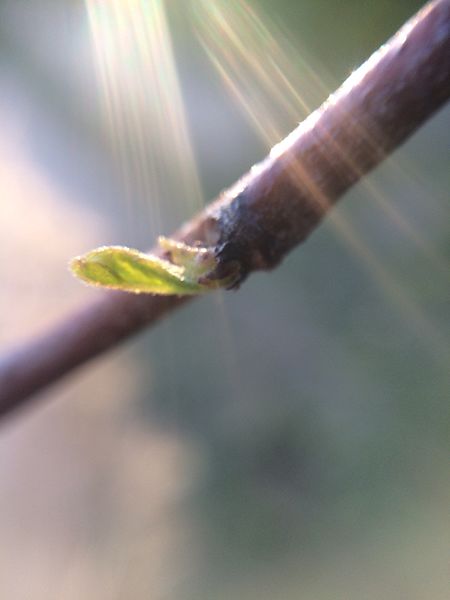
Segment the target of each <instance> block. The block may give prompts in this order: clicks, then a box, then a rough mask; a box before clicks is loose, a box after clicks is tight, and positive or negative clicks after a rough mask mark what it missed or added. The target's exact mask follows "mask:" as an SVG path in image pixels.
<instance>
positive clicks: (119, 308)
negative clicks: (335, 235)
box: [0, 0, 450, 416]
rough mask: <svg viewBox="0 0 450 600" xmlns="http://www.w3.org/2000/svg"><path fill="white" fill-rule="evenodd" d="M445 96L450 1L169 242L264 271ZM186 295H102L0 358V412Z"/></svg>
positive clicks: (449, 72)
mask: <svg viewBox="0 0 450 600" xmlns="http://www.w3.org/2000/svg"><path fill="white" fill-rule="evenodd" d="M449 96H450V0H436V1H435V2H431V3H429V4H428V5H426V6H425V7H424V9H422V11H420V12H419V13H418V14H417V15H416V16H415V17H414V18H413V19H412V20H411V21H409V22H408V23H407V24H406V25H404V27H403V28H402V29H401V30H400V31H399V32H398V33H397V34H396V35H395V36H394V37H393V38H392V39H391V40H390V41H389V42H388V43H387V44H385V45H384V46H382V47H381V48H380V50H378V51H377V52H376V53H375V54H374V55H373V56H372V57H371V58H370V59H369V60H368V61H367V62H366V63H365V64H363V65H362V66H361V67H360V68H359V69H358V70H357V71H356V72H355V73H353V74H352V75H351V76H350V77H349V79H348V80H347V81H346V82H345V83H344V84H343V85H342V86H341V88H339V90H338V91H337V92H336V93H335V94H333V95H332V96H331V97H330V98H329V99H328V100H327V102H325V104H324V105H322V107H320V108H319V109H318V110H316V111H315V112H314V113H312V114H311V115H310V116H309V117H308V118H307V119H306V120H305V121H304V122H303V123H302V124H301V125H300V126H299V127H298V128H297V129H296V130H294V131H293V132H292V133H291V134H290V135H289V136H288V137H287V138H286V139H285V140H283V141H282V142H281V143H280V144H278V145H277V146H275V147H274V148H273V149H272V151H271V153H270V155H269V157H268V158H267V159H266V160H265V161H263V162H262V163H260V164H259V165H256V166H255V167H254V168H253V169H252V170H251V171H250V172H249V173H248V174H247V175H245V176H244V177H243V178H242V179H241V180H240V181H239V182H238V183H237V184H236V185H235V186H233V187H232V188H231V189H230V190H228V191H226V192H224V193H223V194H221V196H220V197H219V198H218V199H217V200H216V201H215V202H213V203H212V204H211V205H210V206H209V207H207V208H206V209H205V210H204V211H203V212H202V213H200V214H199V215H198V216H197V217H195V218H194V219H193V220H192V221H190V222H188V223H187V224H185V225H184V226H183V227H181V229H179V230H178V231H177V232H176V233H175V234H174V236H173V237H174V238H176V239H181V240H183V241H185V242H187V243H193V242H195V241H201V242H203V243H204V244H206V245H209V246H216V248H217V256H218V258H219V261H220V264H221V265H223V267H224V269H226V268H227V265H229V262H230V261H236V263H237V264H238V265H239V267H240V271H241V281H243V280H244V279H245V278H246V277H247V275H248V274H249V273H250V272H252V271H254V270H257V269H270V268H272V267H274V266H275V265H277V264H278V263H279V262H280V261H281V260H282V258H283V256H284V255H285V254H286V253H287V252H289V251H290V250H291V249H292V248H293V247H295V246H296V245H297V244H299V243H300V242H302V241H303V240H304V239H305V238H306V237H307V236H308V235H309V234H310V233H311V231H312V230H313V229H314V228H315V227H316V226H317V225H318V224H319V223H320V221H321V219H322V218H323V216H324V215H325V214H326V212H327V211H328V210H329V209H330V207H331V206H332V205H333V204H334V203H335V202H336V201H337V200H338V199H339V198H340V197H341V196H342V194H343V193H344V192H345V191H346V190H347V189H348V188H349V187H351V186H352V185H353V184H354V183H355V182H357V181H358V180H359V179H360V178H361V177H362V176H363V175H364V174H366V173H367V172H369V171H370V170H371V169H372V168H373V167H375V166H376V165H378V164H379V163H380V162H381V161H382V160H383V159H384V158H385V157H386V156H388V155H389V154H390V153H391V152H392V151H393V150H394V149H395V148H396V147H398V146H399V145H400V144H401V143H402V142H403V141H404V140H405V139H406V138H407V137H408V136H409V135H411V134H412V133H413V132H414V131H415V130H416V129H417V128H418V127H419V126H420V125H421V124H422V123H423V122H424V121H425V120H426V119H428V118H429V117H430V116H431V115H433V113H434V112H435V111H436V110H437V109H438V108H439V107H440V106H442V105H443V104H444V102H445V101H446V100H447V99H448V98H449ZM186 301H187V300H186V298H177V297H163V296H145V295H141V296H135V295H131V294H123V293H120V292H108V293H104V294H102V295H101V296H100V298H97V300H96V301H95V302H94V303H93V304H92V305H89V306H87V307H85V308H84V310H82V311H81V312H79V313H78V314H74V315H71V316H68V317H67V319H66V320H65V321H64V322H63V323H61V324H60V325H57V326H56V327H55V328H54V329H53V330H52V331H50V332H48V333H47V334H46V335H44V336H43V337H41V338H38V339H35V340H32V341H30V342H29V343H28V344H26V345H25V346H23V347H21V348H18V349H16V350H15V351H12V352H11V353H10V354H9V355H8V356H6V357H4V358H3V359H2V360H1V362H0V416H5V415H7V414H8V413H10V412H11V411H13V410H15V409H17V408H18V407H19V406H21V405H23V404H25V403H26V402H27V401H29V400H30V397H31V396H32V394H34V393H35V392H38V391H39V390H41V389H43V388H45V387H46V386H48V385H50V384H51V383H53V382H55V381H57V380H58V379H60V378H61V377H63V376H64V375H65V374H67V373H69V372H70V371H72V370H73V369H75V368H76V367H77V366H79V365H81V364H83V363H85V362H86V361H88V360H89V359H91V358H93V357H94V356H96V355H98V354H100V353H101V352H104V351H105V350H108V349H109V348H113V347H114V346H116V345H117V344H119V343H120V342H121V341H123V340H124V339H126V338H127V337H129V336H130V335H132V334H133V333H135V332H137V331H139V330H141V329H142V328H143V327H144V326H146V325H149V324H151V323H155V322H156V321H157V320H158V319H160V318H161V317H163V316H164V315H166V314H167V313H168V312H170V311H171V310H173V309H175V308H177V307H178V306H180V305H181V304H183V303H184V302H186Z"/></svg>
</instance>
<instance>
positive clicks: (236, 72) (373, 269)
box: [194, 0, 448, 354]
mask: <svg viewBox="0 0 450 600" xmlns="http://www.w3.org/2000/svg"><path fill="white" fill-rule="evenodd" d="M194 8H195V11H194V14H195V17H196V18H195V30H196V34H197V37H198V39H199V41H200V43H201V45H202V46H203V48H204V50H205V51H206V53H207V55H208V57H209V59H210V60H211V62H212V64H213V65H214V67H215V69H216V70H217V72H218V74H219V76H220V77H221V79H222V81H223V83H224V85H225V87H226V88H227V89H228V90H229V92H230V93H231V95H232V96H233V97H234V98H235V99H236V101H237V102H238V104H240V106H241V107H242V108H243V110H244V112H245V113H246V115H247V117H248V118H249V120H250V122H251V123H252V124H253V126H254V127H255V129H256V131H257V132H258V134H259V135H260V136H261V138H262V139H263V141H264V142H265V143H266V144H267V145H268V147H272V149H271V155H272V156H276V155H277V154H279V153H281V152H283V150H284V149H285V148H286V147H287V146H289V144H290V139H289V138H291V136H289V138H288V139H286V140H283V141H282V142H281V143H280V140H282V139H283V137H284V136H285V135H286V133H287V132H288V130H289V128H292V125H289V123H295V122H296V121H298V120H301V119H302V118H304V117H305V116H306V114H307V113H309V112H310V110H311V105H312V99H314V98H318V97H320V96H322V97H324V96H325V97H326V96H327V95H328V92H327V88H329V86H328V85H326V84H325V83H324V82H325V78H324V77H323V76H322V75H321V76H319V73H321V72H323V69H318V68H316V66H314V68H312V66H309V64H308V63H309V60H308V61H307V60H305V59H304V58H303V56H302V55H301V53H300V51H299V50H298V49H296V48H295V47H294V45H292V44H289V43H288V42H286V41H285V39H286V36H285V34H284V33H283V32H281V31H279V30H277V28H276V27H275V25H274V24H273V23H272V22H269V19H268V18H267V17H266V16H265V15H263V14H262V13H259V14H257V13H256V12H255V10H254V9H253V8H252V7H251V6H250V4H249V3H248V2H246V1H245V0H213V1H211V0H198V1H197V2H195V7H194ZM380 51H383V50H380ZM311 64H312V63H311ZM356 79H357V76H356V75H355V77H354V78H353V79H352V78H351V79H350V80H349V83H348V85H352V81H356ZM298 90H302V95H301V94H300V93H299V91H298ZM333 101H334V97H333V96H332V97H330V99H329V102H333ZM311 122H312V121H311V118H310V119H308V121H307V122H306V123H305V126H307V124H308V123H311ZM352 129H353V131H354V133H355V135H358V136H360V137H362V138H363V139H364V141H365V142H366V143H367V144H368V145H369V146H371V147H372V149H373V150H374V151H376V152H380V153H382V152H383V149H382V146H381V145H380V146H378V141H377V140H376V139H375V138H373V137H372V136H371V134H370V133H369V132H367V131H365V130H363V129H362V127H361V125H360V124H359V123H357V122H352ZM295 135H297V132H293V133H292V136H295ZM328 141H329V143H330V144H331V146H332V147H333V148H334V150H335V152H336V153H337V154H339V156H340V157H341V160H343V161H344V162H345V163H346V164H347V166H348V167H349V168H350V169H352V170H354V172H355V173H356V174H360V173H359V169H358V168H357V167H356V165H354V164H353V163H352V162H351V160H350V159H349V158H348V157H347V156H346V153H345V149H343V148H341V147H340V146H339V144H338V143H337V142H336V141H335V140H333V139H331V137H330V139H329V140H328ZM390 165H391V167H394V168H396V167H395V164H394V162H393V161H392V160H390ZM292 177H293V179H294V180H295V181H296V182H297V184H298V185H299V186H302V187H303V188H306V189H307V190H308V192H309V194H310V195H311V196H312V197H313V198H314V199H315V201H316V203H317V206H318V208H319V210H323V211H324V212H325V211H326V209H327V208H328V205H329V203H328V199H327V198H326V196H325V195H324V194H323V192H321V190H320V189H319V188H318V186H317V185H316V183H315V182H314V181H312V179H311V177H310V176H309V175H308V172H307V171H306V169H305V168H303V167H302V166H301V165H300V164H297V165H296V169H295V170H294V172H293V173H292ZM361 185H362V186H363V188H364V190H365V191H367V193H368V194H369V195H370V196H371V197H372V198H373V200H374V201H375V202H376V203H377V206H379V208H380V209H381V210H383V211H384V212H385V213H386V216H387V218H389V219H390V220H391V221H392V222H393V223H394V224H395V225H396V226H397V227H398V228H399V229H400V230H401V231H402V232H403V233H404V234H406V235H407V236H408V239H410V240H411V241H412V242H413V243H414V244H415V245H416V246H417V248H418V249H419V251H420V252H422V253H423V254H424V255H425V256H426V257H427V259H428V260H429V263H430V266H431V267H432V268H433V269H435V270H436V271H437V273H439V275H443V274H444V273H446V274H447V275H448V269H446V267H445V264H444V261H443V260H442V257H440V256H439V253H437V252H436V251H435V250H434V249H433V248H432V247H430V245H429V244H428V243H427V242H426V241H425V240H424V239H423V236H421V234H420V233H419V232H418V231H417V230H416V229H415V228H414V226H413V225H412V224H411V223H410V222H409V220H408V218H407V217H406V216H404V215H403V214H401V212H400V211H399V210H398V209H397V208H395V207H393V206H392V203H390V202H389V200H388V199H386V198H384V196H383V194H382V193H381V192H380V191H379V190H378V189H377V187H376V185H374V184H373V183H372V182H371V181H370V180H367V178H363V180H362V181H361ZM330 221H331V223H332V225H333V227H334V228H335V229H336V232H337V233H338V235H339V237H340V238H342V239H343V241H344V242H345V243H346V244H347V245H348V246H349V247H350V248H352V250H353V251H355V252H357V254H358V256H359V258H360V259H361V261H362V262H363V263H364V264H365V265H366V267H367V269H368V270H369V271H370V273H371V275H372V277H373V278H374V279H375V280H376V281H377V283H378V284H379V286H380V289H382V290H383V291H384V293H385V295H386V296H387V297H388V298H390V300H391V301H392V302H393V304H395V306H396V307H397V308H398V310H399V312H400V313H401V315H402V316H403V317H404V318H406V319H407V320H408V321H409V323H410V325H412V326H414V327H415V328H416V329H417V330H420V332H421V334H423V335H425V336H426V337H427V338H428V339H429V340H430V341H432V343H434V344H435V345H436V347H438V348H439V349H440V354H441V351H442V350H445V349H447V350H448V344H447V343H446V341H445V340H443V339H442V336H441V335H440V333H439V332H437V331H436V330H435V328H434V325H433V324H432V323H430V322H429V320H428V318H427V316H426V315H425V314H424V313H423V311H422V310H421V308H420V307H419V306H417V305H416V304H415V302H414V301H413V300H412V299H411V298H410V297H408V295H407V293H406V292H405V291H404V290H403V288H402V287H401V286H400V284H399V283H398V282H397V281H396V280H395V278H394V276H393V275H391V274H390V273H389V270H388V269H387V268H386V266H385V265H384V264H382V262H381V261H380V260H379V259H378V258H377V257H376V256H375V254H374V253H373V252H372V251H371V250H370V249H369V247H368V246H367V244H366V242H365V241H364V240H363V239H362V238H361V237H360V236H359V235H357V234H356V232H355V230H354V228H353V227H352V225H351V224H350V223H349V222H346V220H345V218H344V217H343V216H342V215H341V214H340V213H339V212H336V211H333V213H332V216H331V219H330Z"/></svg>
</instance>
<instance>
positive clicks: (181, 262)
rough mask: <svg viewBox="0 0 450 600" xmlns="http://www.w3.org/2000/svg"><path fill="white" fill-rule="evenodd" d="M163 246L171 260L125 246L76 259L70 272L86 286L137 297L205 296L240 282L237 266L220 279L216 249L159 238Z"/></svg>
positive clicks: (97, 250)
mask: <svg viewBox="0 0 450 600" xmlns="http://www.w3.org/2000/svg"><path fill="white" fill-rule="evenodd" d="M159 245H160V246H161V248H162V249H163V250H164V252H165V255H166V256H167V257H168V258H169V259H170V260H164V259H161V258H158V257H157V256H153V255H152V254H144V253H143V252H139V251H138V250H133V249H131V248H126V247H124V246H103V247H101V248H97V249H96V250H92V251H91V252H88V253H87V254H84V255H83V256H78V257H76V258H74V259H73V260H72V262H71V263H70V268H71V270H72V272H73V274H74V275H75V276H76V277H78V278H79V279H82V280H83V281H84V282H86V283H89V284H91V285H96V286H101V287H106V288H111V289H114V290H123V291H125V292H133V293H135V294H139V293H146V294H162V295H179V296H185V295H196V294H204V293H205V292H208V291H211V290H214V289H218V288H227V287H231V286H232V285H233V284H234V283H235V282H236V281H237V279H238V273H239V268H238V265H237V264H236V263H235V264H231V265H230V268H228V269H227V271H226V275H225V277H222V278H221V279H218V278H217V276H216V275H215V272H216V269H217V267H218V262H217V258H216V256H215V252H214V249H213V248H204V247H197V246H188V245H186V244H183V243H182V242H177V241H175V240H171V239H168V238H159ZM171 261H172V262H171Z"/></svg>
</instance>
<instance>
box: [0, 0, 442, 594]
mask: <svg viewBox="0 0 450 600" xmlns="http://www.w3.org/2000/svg"><path fill="white" fill-rule="evenodd" d="M421 4H422V3H421V2H415V1H412V0H396V2H390V1H387V0H382V1H378V2H365V1H361V0H358V1H356V0H345V1H344V2H340V3H333V2H327V1H325V0H295V1H294V0H277V2H273V1H269V0H258V1H257V0H249V1H248V2H243V1H240V0H228V1H225V0H217V1H216V0H209V1H206V0H166V2H163V1H161V0H110V1H108V2H105V1H101V0H86V2H82V1H81V0H57V1H56V0H1V2H0V127H1V131H2V135H1V136H0V196H1V200H0V257H1V262H0V265H1V266H0V275H1V280H2V286H1V292H0V307H1V317H0V341H1V344H2V352H4V353H7V352H8V350H9V348H11V347H12V346H14V345H16V344H20V343H21V342H23V341H25V340H27V339H29V338H30V337H32V336H33V335H37V334H39V333H42V332H43V331H45V330H46V328H48V327H49V326H51V324H52V323H54V322H55V321H57V320H58V319H62V318H65V317H66V316H69V315H70V314H71V312H72V311H73V310H74V309H75V308H76V307H78V306H81V305H83V304H84V303H88V302H90V301H91V300H93V299H94V298H95V297H97V295H98V294H99V293H101V292H99V291H97V290H95V289H89V288H87V287H84V286H82V285H80V284H79V283H78V282H77V281H76V280H74V279H73V278H72V277H71V275H70V273H69V272H68V270H67V263H68V260H69V259H70V258H71V257H73V256H74V255H77V254H80V253H82V252H85V251H87V250H89V249H91V248H93V247H95V246H98V245H103V244H126V245H129V246H134V247H139V248H141V249H145V248H148V247H150V246H151V245H152V244H153V242H154V239H155V236H157V235H158V234H161V233H163V234H170V232H171V230H172V229H173V228H175V227H176V226H177V225H179V224H180V223H181V222H183V221H184V220H185V219H186V218H188V217H189V216H191V215H192V214H194V213H195V212H196V211H197V210H198V208H199V207H201V206H202V205H203V204H204V203H205V202H207V201H209V200H210V199H211V198H213V197H214V196H216V195H217V194H218V193H219V192H220V191H221V190H222V189H224V188H225V187H227V186H229V185H230V184H232V183H233V182H234V181H235V180H236V179H237V178H238V177H239V176H240V175H241V174H243V173H244V172H245V171H246V170H248V169H249V168H250V167H251V165H252V164H253V163H255V162H256V161H259V160H261V159H262V158H263V157H264V156H265V154H266V153H267V152H268V150H269V149H270V147H271V146H272V145H273V144H274V143H275V142H277V141H279V140H280V139H281V138H282V137H283V136H284V135H286V134H287V133H288V132H289V131H290V130H292V129H293V128H294V127H295V126H296V124H297V123H298V122H299V121H301V120H302V119H303V118H304V117H305V115H307V114H308V113H309V112H310V111H311V110H312V109H314V108H316V107H317V106H319V105H320V103H321V102H322V101H323V100H324V99H325V98H326V97H327V95H328V94H329V93H330V92H331V91H333V90H334V89H335V88H336V87H337V86H338V85H339V84H340V83H341V82H342V81H343V80H344V79H345V78H346V77H347V76H348V75H349V74H350V73H351V72H352V70H354V69H355V68H356V67H357V66H359V65H360V64H361V63H362V62H363V61H364V60H365V59H366V58H367V57H368V56H369V55H370V54H371V53H372V52H373V51H374V50H376V49H377V48H378V47H379V45H380V44H382V43H383V42H384V41H385V40H386V39H388V38H389V37H390V36H391V35H392V34H393V33H394V32H395V31H396V30H397V29H398V28H399V26H400V25H401V24H402V23H403V22H404V21H405V20H406V19H407V18H409V17H410V16H411V15H413V14H414V12H416V11H417V10H418V9H419V8H420V6H421ZM449 128H450V112H449V109H448V108H446V109H443V110H442V111H441V112H440V113H439V114H437V115H436V116H435V117H434V118H433V119H432V120H431V121H429V122H428V123H427V124H426V125H425V126H424V127H423V128H422V129H421V130H420V131H419V132H418V133H417V134H416V135H415V136H414V137H413V138H412V139H411V140H409V141H408V142H407V143H406V144H405V145H404V147H403V148H401V149H400V150H399V151H397V152H396V153H395V154H394V155H393V156H392V157H391V158H390V159H389V160H388V161H386V162H385V163H383V165H382V166H381V167H380V168H378V169H377V170H376V171H375V172H374V173H373V174H371V175H370V176H369V177H367V178H366V179H365V181H364V182H361V183H360V184H359V185H358V186H356V187H355V188H354V189H353V190H352V191H351V192H350V193H349V194H347V196H346V198H345V199H344V200H343V201H342V202H341V203H340V205H339V206H338V207H337V208H336V209H335V210H334V211H333V214H332V215H330V217H329V218H328V219H327V220H326V222H325V223H324V224H323V225H321V227H320V228H319V229H318V230H317V231H316V232H315V233H314V234H313V235H312V237H311V238H310V239H309V240H307V242H306V243H305V244H304V245H303V246H301V247H300V248H298V249H297V250H295V251H294V252H292V253H291V255H290V256H289V257H288V258H287V259H286V260H285V261H284V263H283V264H282V265H281V266H280V267H279V268H278V269H277V270H275V271H273V272H271V273H259V274H254V275H252V276H251V278H250V279H249V280H248V281H247V282H246V283H245V285H244V286H243V287H242V289H240V290H239V292H237V293H226V294H223V295H220V294H213V295H211V296H208V297H206V298H201V299H199V300H197V301H195V302H193V303H191V304H190V305H188V306H186V307H185V308H183V309H182V310H180V311H178V312H177V313H176V314H173V315H171V316H170V318H169V319H167V320H166V321H164V322H162V323H160V324H159V325H158V326H157V327H156V328H155V329H154V330H152V331H148V332H143V333H142V334H141V335H140V336H138V337H137V338H134V339H133V340H131V341H130V342H129V343H127V344H125V345H123V346H122V347H120V348H118V349H116V350H115V351H114V352H111V353H110V354H108V355H106V356H103V357H101V358H99V359H97V360H95V361H93V362H92V363H91V364H89V365H87V366H85V367H83V368H82V369H79V370H78V371H77V372H75V373H73V374H72V375H70V376H69V377H67V378H66V379H65V380H64V381H62V382H60V383H58V384H57V385H55V386H54V387H53V388H52V389H51V390H49V391H47V392H45V393H42V394H41V398H40V402H39V403H36V404H35V405H34V406H32V407H31V408H30V409H29V410H28V411H26V412H23V413H21V414H17V415H16V416H15V417H14V418H12V419H10V420H9V421H7V422H5V423H3V424H2V425H1V431H0V596H1V597H2V598H8V599H11V600H19V599H20V600H22V599H28V598H29V599H33V600H40V599H42V600H44V599H45V600H51V599H53V598H54V599H61V598H63V599H64V600H66V599H67V600H72V599H80V598H83V599H85V600H89V599H91V598H92V599H95V600H101V599H105V600H110V599H119V598H133V599H134V598H135V599H144V598H145V599H150V600H159V599H167V600H178V599H180V600H181V599H182V600H189V599H191V598H192V599H194V598H195V599H196V600H203V599H204V600H208V599H230V598H240V599H243V600H247V599H248V600H250V599H254V598H258V599H267V600H269V599H274V598H282V599H283V600H291V599H292V600H293V599H299V598H302V599H311V600H328V599H329V600H331V599H333V600H336V599H342V600H353V599H354V600H362V599H368V600H372V599H374V600H375V599H378V598H380V597H383V598H392V599H403V598H404V599H408V600H415V599H417V600H419V599H420V600H422V599H423V598H427V599H430V600H431V599H433V600H441V599H442V600H443V599H444V598H446V597H447V594H446V592H447V589H446V588H447V584H448V571H447V558H448V539H449V534H450V524H449V521H448V511H447V509H448V503H449V500H450V479H449V472H448V453H449V446H450V439H449V430H448V424H449V403H448V399H449V395H450V394H449V391H450V376H449V369H448V359H449V356H450V346H449V333H450V332H449V329H448V323H449V304H448V300H449V286H448V280H449V278H448V260H449V255H450V244H449V232H448V223H449V216H450V215H449V206H448V197H449V189H450V170H449V163H448V149H449V138H448V131H449Z"/></svg>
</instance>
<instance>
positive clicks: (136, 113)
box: [86, 0, 203, 243]
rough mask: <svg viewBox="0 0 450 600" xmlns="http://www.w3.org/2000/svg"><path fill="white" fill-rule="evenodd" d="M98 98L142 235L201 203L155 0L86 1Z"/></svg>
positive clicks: (162, 16)
mask: <svg viewBox="0 0 450 600" xmlns="http://www.w3.org/2000/svg"><path fill="white" fill-rule="evenodd" d="M86 9H87V15H88V21H89V26H90V31H91V38H92V47H93V54H94V59H95V65H96V70H97V74H98V81H99V88H100V98H101V102H102V107H103V111H104V115H105V121H106V127H107V131H108V134H109V139H110V140H111V143H112V146H113V149H114V152H115V156H116V158H117V161H118V164H119V168H120V170H121V175H122V180H123V182H124V186H125V192H126V193H125V195H126V198H127V201H128V203H129V210H130V213H131V215H132V217H133V221H135V223H136V226H138V227H141V228H142V232H143V231H145V232H146V234H147V238H148V241H149V243H150V241H151V239H152V238H153V237H154V236H155V235H156V234H157V233H160V232H161V228H163V227H165V226H167V222H166V221H169V223H170V224H171V225H172V223H173V222H179V221H182V220H184V219H186V218H187V217H188V216H190V215H191V214H192V213H193V212H195V211H196V210H199V208H201V206H202V204H203V202H202V197H201V191H200V184H199V179H198V175H197V171H196V166H195V161H194V156H193V152H192V148H191V145H190V140H189V132H188V126H187V122H186V116H185V111H184V107H183V101H182V97H181V91H180V86H179V82H178V78H177V73H176V67H175V61H174V55H173V50H172V42H171V36H170V31H169V26H168V22H167V15H166V12H165V6H164V2H163V1H161V0H109V1H108V2H105V1H104V0H86Z"/></svg>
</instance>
